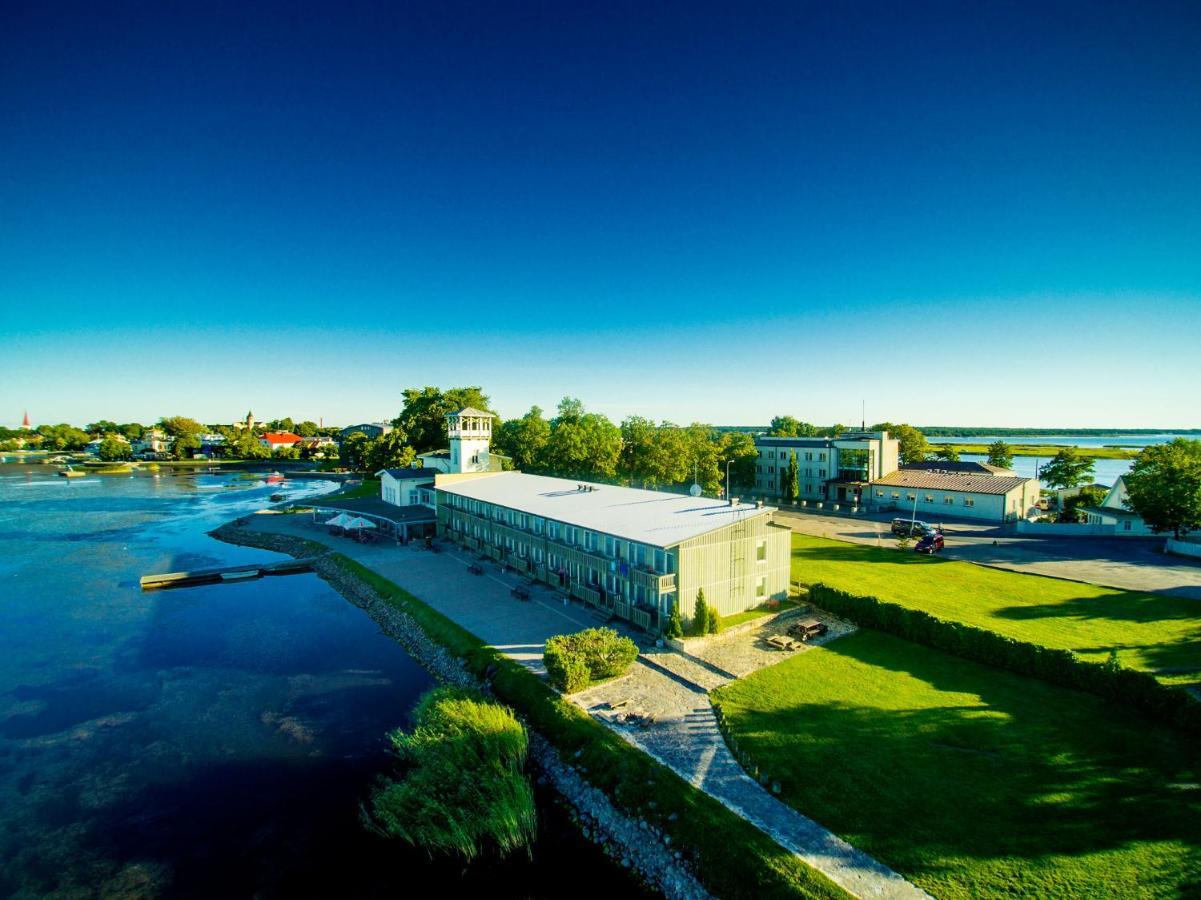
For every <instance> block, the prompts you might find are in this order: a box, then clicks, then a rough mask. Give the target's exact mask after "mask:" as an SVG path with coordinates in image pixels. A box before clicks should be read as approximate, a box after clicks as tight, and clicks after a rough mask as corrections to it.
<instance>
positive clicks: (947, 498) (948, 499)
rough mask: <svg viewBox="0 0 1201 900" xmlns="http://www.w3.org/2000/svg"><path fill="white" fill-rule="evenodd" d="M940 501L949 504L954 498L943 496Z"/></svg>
mask: <svg viewBox="0 0 1201 900" xmlns="http://www.w3.org/2000/svg"><path fill="white" fill-rule="evenodd" d="M942 502H943V503H946V504H947V505H948V506H949V505H951V504H953V503H954V502H955V498H954V497H943V498H942Z"/></svg>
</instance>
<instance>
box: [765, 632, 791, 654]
mask: <svg viewBox="0 0 1201 900" xmlns="http://www.w3.org/2000/svg"><path fill="white" fill-rule="evenodd" d="M764 642H765V643H767V644H768V645H769V646H770V647H772V648H773V649H776V650H795V649H796V648H797V647H798V646H799V644H798V642H797V641H794V640H793V639H792V638H787V637H784V636H783V635H781V634H773V635H772V636H771V637H769V638H764Z"/></svg>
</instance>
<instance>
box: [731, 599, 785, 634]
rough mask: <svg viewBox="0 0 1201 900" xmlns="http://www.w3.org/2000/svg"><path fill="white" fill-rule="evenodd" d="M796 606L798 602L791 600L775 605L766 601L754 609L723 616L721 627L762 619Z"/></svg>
mask: <svg viewBox="0 0 1201 900" xmlns="http://www.w3.org/2000/svg"><path fill="white" fill-rule="evenodd" d="M796 606H797V604H796V603H794V602H793V601H791V600H781V601H780V602H778V603H776V604H775V605H774V606H772V605H769V604H767V603H764V604H762V605H761V606H756V607H755V608H754V609H747V610H743V611H742V612H740V613H731V614H730V615H728V616H722V617H721V627H722V628H723V629H725V628H732V627H733V626H735V625H741V624H742V623H743V622H750V621H752V620H754V619H761V618H763V617H764V616H774V615H775V614H776V613H778V612H782V611H784V610H786V609H794V608H795V607H796Z"/></svg>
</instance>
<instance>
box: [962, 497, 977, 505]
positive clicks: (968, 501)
mask: <svg viewBox="0 0 1201 900" xmlns="http://www.w3.org/2000/svg"><path fill="white" fill-rule="evenodd" d="M963 505H964V506H975V505H976V501H975V500H973V499H972V498H971V497H964V498H963Z"/></svg>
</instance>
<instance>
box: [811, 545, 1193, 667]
mask: <svg viewBox="0 0 1201 900" xmlns="http://www.w3.org/2000/svg"><path fill="white" fill-rule="evenodd" d="M792 578H793V580H794V581H798V582H800V583H801V584H806V585H808V584H816V583H818V582H822V583H824V584H828V585H829V586H830V587H834V588H840V589H842V590H844V591H848V592H850V593H854V594H864V595H869V596H873V597H878V598H880V599H881V600H888V601H892V602H894V603H900V604H902V605H904V606H909V607H913V608H915V609H922V610H925V611H926V612H928V613H930V614H931V615H935V616H938V617H939V618H942V619H949V620H952V621H959V622H965V623H967V624H969V625H976V626H978V627H980V628H987V629H989V630H991V631H995V632H997V633H999V634H1004V635H1008V636H1009V637H1013V638H1017V639H1019V640H1023V641H1030V642H1031V643H1035V644H1042V645H1044V646H1047V647H1055V648H1058V649H1065V650H1074V651H1076V652H1077V653H1078V654H1080V655H1081V656H1082V657H1084V658H1086V659H1093V660H1104V659H1105V658H1106V657H1108V655H1109V652H1110V651H1111V650H1117V651H1118V660H1119V661H1120V662H1121V664H1122V665H1124V666H1127V667H1128V668H1131V669H1142V670H1145V671H1150V672H1156V673H1157V674H1158V675H1159V677H1160V679H1161V680H1162V681H1164V682H1167V683H1175V684H1184V683H1193V682H1195V681H1196V680H1197V678H1198V674H1197V673H1198V672H1201V601H1198V600H1190V599H1188V598H1186V597H1172V596H1168V595H1166V594H1147V593H1140V592H1138V591H1124V590H1119V589H1118V588H1107V587H1097V586H1096V585H1089V584H1079V583H1077V582H1074V581H1063V580H1060V579H1058V578H1044V577H1041V576H1038V575H1023V574H1021V573H1020V572H1007V571H1003V570H1001V569H990V568H987V567H985V566H977V565H973V564H972V563H966V562H956V561H955V560H949V559H938V558H931V557H928V556H922V555H920V554H917V553H913V552H907V553H906V552H900V551H897V550H894V549H891V548H882V547H869V546H866V545H863V544H851V543H847V542H845V541H834V540H829V539H827V538H819V537H810V536H809V535H803V534H794V535H793V536H792ZM1172 669H1180V670H1185V671H1182V672H1171V671H1170V670H1172ZM1160 670H1169V671H1162V672H1161V671H1160ZM1189 670H1191V674H1190V671H1189Z"/></svg>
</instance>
